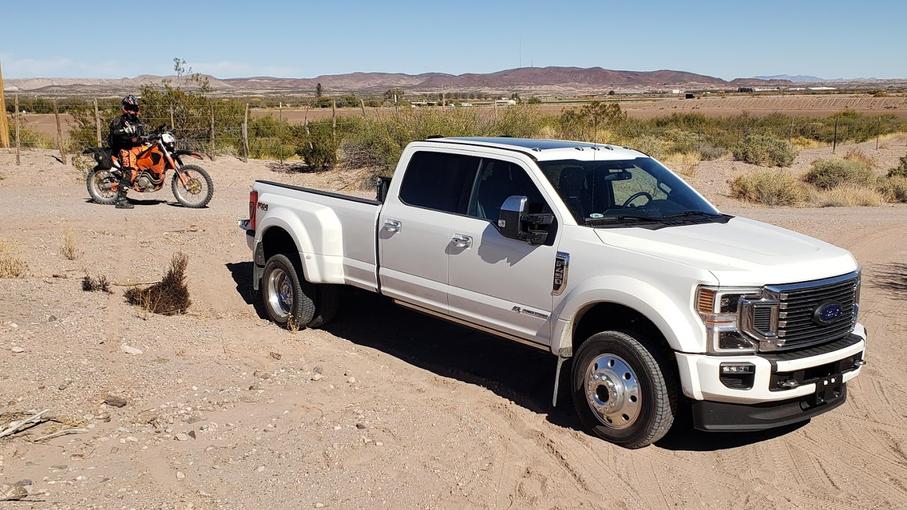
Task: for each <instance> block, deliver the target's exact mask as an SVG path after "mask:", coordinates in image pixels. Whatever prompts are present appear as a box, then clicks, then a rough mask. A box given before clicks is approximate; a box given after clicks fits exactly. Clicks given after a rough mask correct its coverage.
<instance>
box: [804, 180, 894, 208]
mask: <svg viewBox="0 0 907 510" xmlns="http://www.w3.org/2000/svg"><path fill="white" fill-rule="evenodd" d="M882 202H884V198H883V197H882V194H881V193H879V192H878V191H876V190H874V189H873V188H868V187H865V186H860V185H857V184H844V185H841V186H838V187H836V188H832V189H829V190H826V191H822V192H820V193H819V194H818V195H817V197H816V203H817V204H818V205H819V206H821V207H878V206H880V205H882Z"/></svg>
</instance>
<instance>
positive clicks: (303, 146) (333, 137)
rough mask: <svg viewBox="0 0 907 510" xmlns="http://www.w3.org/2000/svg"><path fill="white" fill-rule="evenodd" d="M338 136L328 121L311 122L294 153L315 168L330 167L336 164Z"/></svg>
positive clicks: (338, 144)
mask: <svg viewBox="0 0 907 510" xmlns="http://www.w3.org/2000/svg"><path fill="white" fill-rule="evenodd" d="M340 138H341V135H339V134H337V133H336V132H335V131H334V129H333V127H332V125H331V123H330V121H319V122H311V123H309V125H308V129H307V132H306V133H305V135H304V137H303V139H302V140H301V143H300V144H299V147H298V148H297V149H296V153H297V154H299V155H300V156H301V157H302V159H303V160H305V162H306V164H307V165H309V166H310V167H312V168H314V169H316V170H322V169H325V168H330V167H332V166H334V165H336V164H337V150H338V149H339V147H340Z"/></svg>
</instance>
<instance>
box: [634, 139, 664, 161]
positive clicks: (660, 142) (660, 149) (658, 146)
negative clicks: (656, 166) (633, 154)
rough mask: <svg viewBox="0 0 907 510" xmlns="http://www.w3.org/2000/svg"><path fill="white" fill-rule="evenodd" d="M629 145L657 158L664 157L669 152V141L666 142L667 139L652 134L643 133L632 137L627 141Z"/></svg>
mask: <svg viewBox="0 0 907 510" xmlns="http://www.w3.org/2000/svg"><path fill="white" fill-rule="evenodd" d="M629 146H630V147H632V148H633V149H636V150H638V151H640V152H642V153H644V154H648V155H649V156H652V157H655V158H659V159H660V158H662V157H666V156H667V155H668V154H670V152H671V146H670V143H668V141H667V140H665V139H663V138H660V137H657V136H654V135H643V136H640V137H638V138H634V139H632V140H631V141H630V142H629Z"/></svg>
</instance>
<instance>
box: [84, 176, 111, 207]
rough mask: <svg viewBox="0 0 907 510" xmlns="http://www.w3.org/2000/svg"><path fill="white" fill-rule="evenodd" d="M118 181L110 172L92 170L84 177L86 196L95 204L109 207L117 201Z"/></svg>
mask: <svg viewBox="0 0 907 510" xmlns="http://www.w3.org/2000/svg"><path fill="white" fill-rule="evenodd" d="M119 185H120V184H119V181H118V179H117V178H116V177H115V176H114V175H113V174H112V173H111V172H110V170H98V169H95V170H92V171H90V172H88V175H87V176H86V177H85V186H86V187H87V188H88V195H89V196H91V200H92V201H94V202H95V203H97V204H105V205H110V204H112V203H114V202H116V200H117V188H118V187H119Z"/></svg>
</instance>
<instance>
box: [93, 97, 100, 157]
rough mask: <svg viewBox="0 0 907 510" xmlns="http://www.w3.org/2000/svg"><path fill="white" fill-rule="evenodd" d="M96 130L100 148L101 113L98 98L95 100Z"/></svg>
mask: <svg viewBox="0 0 907 510" xmlns="http://www.w3.org/2000/svg"><path fill="white" fill-rule="evenodd" d="M94 128H95V135H97V137H98V147H100V146H101V113H100V112H99V111H98V98H95V100H94Z"/></svg>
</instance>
